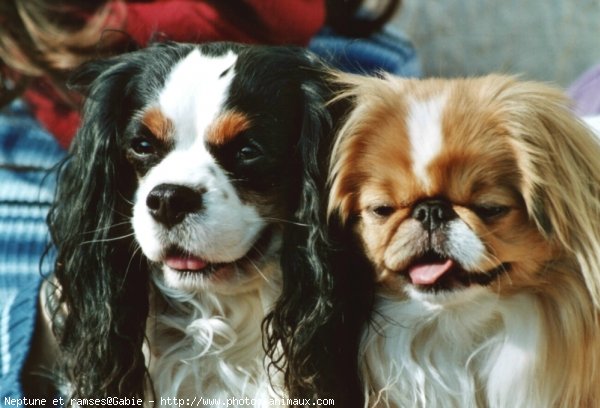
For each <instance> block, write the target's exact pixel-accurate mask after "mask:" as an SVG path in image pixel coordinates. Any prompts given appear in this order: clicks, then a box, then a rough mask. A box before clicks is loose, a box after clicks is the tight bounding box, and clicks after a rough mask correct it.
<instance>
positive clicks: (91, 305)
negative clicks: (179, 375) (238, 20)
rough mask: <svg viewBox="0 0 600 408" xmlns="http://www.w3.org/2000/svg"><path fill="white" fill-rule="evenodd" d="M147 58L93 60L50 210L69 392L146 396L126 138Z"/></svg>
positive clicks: (141, 281)
mask: <svg viewBox="0 0 600 408" xmlns="http://www.w3.org/2000/svg"><path fill="white" fill-rule="evenodd" d="M156 51H160V52H171V53H176V52H178V51H177V49H175V48H172V47H169V46H168V45H160V46H157V47H156ZM176 57H177V56H176V55H174V58H176ZM144 64H145V63H144V59H142V58H139V57H137V55H136V54H130V55H128V56H126V57H115V58H112V59H108V60H104V61H99V62H92V63H89V64H87V65H86V66H85V67H84V68H82V69H81V70H80V71H79V73H78V74H76V76H75V77H74V79H73V84H74V86H75V87H77V88H79V89H80V90H81V91H83V92H84V93H87V100H86V103H85V106H84V110H83V123H82V126H81V128H80V130H79V132H78V134H77V136H76V139H75V141H74V144H73V146H72V149H71V152H70V155H69V157H68V158H67V160H66V161H65V162H64V163H63V165H62V166H61V168H60V170H59V181H58V188H57V194H56V201H55V203H54V205H53V206H52V208H51V211H50V214H49V216H48V223H49V228H50V232H51V236H52V240H53V243H54V245H55V246H56V249H57V260H56V270H55V277H56V280H57V283H58V284H59V287H60V291H59V299H58V300H59V302H58V306H57V310H55V311H54V320H53V322H52V323H53V330H54V331H55V335H56V337H57V339H58V341H59V345H60V349H61V355H60V369H61V373H60V375H61V376H62V377H64V378H63V381H65V382H66V383H67V384H68V388H67V390H66V391H67V392H68V394H69V396H70V397H90V396H94V397H106V396H113V397H114V396H122V397H141V396H142V395H143V389H144V382H145V377H146V368H145V364H144V356H143V353H142V344H143V341H144V328H145V321H146V316H147V313H148V283H149V274H148V265H147V263H146V261H145V260H144V258H143V257H142V256H141V252H140V251H139V250H138V249H137V248H136V244H135V243H134V239H133V231H132V229H131V226H130V223H129V218H130V216H131V207H132V200H133V191H134V187H135V185H136V181H135V174H134V171H133V169H132V168H131V166H130V165H129V163H128V162H127V161H126V160H125V158H124V155H123V152H122V151H121V148H120V144H119V139H120V137H121V135H122V133H123V132H124V129H125V127H126V125H127V119H128V118H129V116H130V114H131V112H132V111H133V110H134V109H135V108H136V107H137V104H139V98H140V92H142V93H143V91H144V89H148V88H145V87H144V83H143V81H141V79H140V78H135V77H134V76H135V74H136V73H139V72H140V71H141V70H142V68H143V67H144ZM143 80H144V81H147V83H151V82H152V81H156V80H159V79H158V78H148V77H146V78H143Z"/></svg>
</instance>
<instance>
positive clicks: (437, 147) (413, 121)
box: [407, 95, 446, 187]
mask: <svg viewBox="0 0 600 408" xmlns="http://www.w3.org/2000/svg"><path fill="white" fill-rule="evenodd" d="M445 102H446V97H445V96H444V95H439V96H436V97H435V98H432V99H428V100H425V101H412V102H411V103H409V110H408V125H407V127H408V137H409V141H410V148H411V158H412V166H413V172H414V174H415V175H416V177H417V178H418V179H419V180H420V181H421V183H423V185H424V186H425V187H428V186H430V184H431V180H430V179H429V176H428V174H427V167H428V165H429V163H431V161H432V160H433V159H435V158H436V157H437V155H438V154H439V153H440V151H441V150H442V142H443V137H442V112H443V109H444V106H445Z"/></svg>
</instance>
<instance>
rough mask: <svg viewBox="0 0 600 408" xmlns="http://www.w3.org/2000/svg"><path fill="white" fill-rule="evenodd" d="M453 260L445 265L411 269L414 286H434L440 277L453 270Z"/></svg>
mask: <svg viewBox="0 0 600 408" xmlns="http://www.w3.org/2000/svg"><path fill="white" fill-rule="evenodd" d="M453 264H454V263H453V262H452V259H448V260H447V261H446V262H444V263H437V264H435V263H434V264H424V265H416V266H413V267H412V268H410V270H409V271H408V274H409V275H410V280H411V281H412V283H413V285H432V284H434V283H435V282H436V281H437V280H438V279H439V277H440V276H442V275H443V274H444V273H446V272H447V271H449V270H450V268H452V265H453Z"/></svg>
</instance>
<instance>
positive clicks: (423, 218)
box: [411, 200, 457, 231]
mask: <svg viewBox="0 0 600 408" xmlns="http://www.w3.org/2000/svg"><path fill="white" fill-rule="evenodd" d="M411 215H412V218H414V219H415V220H417V221H419V222H420V223H421V224H422V225H423V227H424V228H425V229H426V230H428V231H433V230H435V229H437V228H439V227H440V226H441V225H442V224H443V223H444V222H446V221H449V220H451V219H453V218H455V217H456V216H457V214H456V213H455V212H454V210H453V209H452V206H451V205H450V203H448V202H446V201H443V200H427V201H423V202H421V203H419V204H417V205H416V206H415V208H413V210H412V214H411Z"/></svg>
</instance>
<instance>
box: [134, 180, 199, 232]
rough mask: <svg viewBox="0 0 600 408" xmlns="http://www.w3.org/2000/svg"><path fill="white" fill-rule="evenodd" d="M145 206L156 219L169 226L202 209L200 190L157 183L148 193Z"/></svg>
mask: <svg viewBox="0 0 600 408" xmlns="http://www.w3.org/2000/svg"><path fill="white" fill-rule="evenodd" d="M146 206H147V207H148V210H149V212H150V215H152V217H153V218H154V219H155V220H156V221H158V222H160V223H161V224H163V225H165V226H166V227H167V228H171V227H173V226H174V225H177V224H179V223H180V222H181V221H183V219H184V218H185V216H186V215H187V214H190V213H192V212H196V211H199V210H201V209H202V207H203V201H202V192H200V191H196V190H193V189H191V188H189V187H186V186H181V185H177V184H159V185H158V186H156V187H154V188H153V189H152V191H150V193H148V196H147V197H146Z"/></svg>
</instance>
